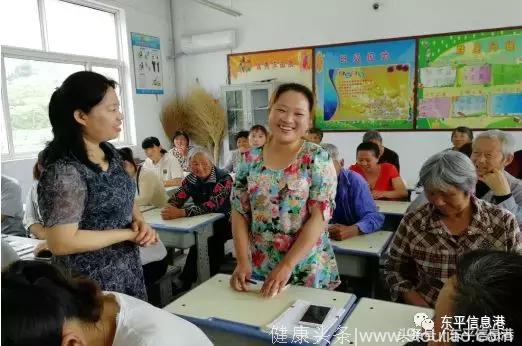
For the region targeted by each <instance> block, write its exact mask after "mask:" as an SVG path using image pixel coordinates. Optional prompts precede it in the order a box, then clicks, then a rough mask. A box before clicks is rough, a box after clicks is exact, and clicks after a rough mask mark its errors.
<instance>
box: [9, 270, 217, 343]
mask: <svg viewBox="0 0 522 346" xmlns="http://www.w3.org/2000/svg"><path fill="white" fill-rule="evenodd" d="M1 284H2V315H3V317H4V318H2V345H11V346H18V345H20V346H21V345H33V346H40V345H41V346H44V345H45V346H64V345H65V346H73V345H74V346H87V345H89V346H105V345H113V346H153V345H154V346H167V345H168V346H170V345H179V346H185V345H194V346H196V345H197V346H206V345H212V343H211V342H210V340H209V339H208V338H207V336H206V335H205V334H204V333H203V332H202V331H201V330H200V329H199V328H197V327H196V326H195V325H193V324H192V323H190V322H188V321H186V320H184V319H182V318H180V317H177V316H175V315H173V314H170V313H169V312H167V311H165V310H161V309H158V308H155V307H154V306H152V305H150V304H148V303H146V302H144V301H141V300H139V299H136V298H133V297H130V296H128V295H125V294H122V293H116V292H102V291H100V289H99V288H98V286H97V285H96V284H95V283H94V282H93V281H91V280H88V279H78V278H76V279H70V278H66V277H65V276H64V275H63V274H62V273H61V272H60V271H59V270H58V269H57V268H55V267H54V266H52V265H51V264H48V263H44V262H39V261H17V262H14V263H13V264H12V265H10V266H9V267H8V268H7V269H6V270H5V271H4V272H3V273H2V283H1ZM7 316H8V318H6V317H7ZM27 326H31V328H27Z"/></svg>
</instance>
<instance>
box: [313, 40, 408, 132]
mask: <svg viewBox="0 0 522 346" xmlns="http://www.w3.org/2000/svg"><path fill="white" fill-rule="evenodd" d="M314 54H315V76H314V77H315V95H316V99H317V107H316V112H315V126H316V127H318V128H320V129H323V130H340V131H346V130H359V131H360V130H366V129H405V130H406V129H413V105H414V102H413V101H414V92H413V87H414V77H415V40H414V39H407V40H389V41H380V42H370V43H361V44H346V45H339V46H325V47H318V48H315V49H314Z"/></svg>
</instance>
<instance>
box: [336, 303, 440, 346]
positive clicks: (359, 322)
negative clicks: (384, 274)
mask: <svg viewBox="0 0 522 346" xmlns="http://www.w3.org/2000/svg"><path fill="white" fill-rule="evenodd" d="M419 312H421V313H425V314H427V315H428V316H429V318H432V316H433V310H432V309H428V308H421V307H418V306H413V305H405V304H398V303H392V302H387V301H383V300H376V299H369V298H361V299H360V300H359V302H358V303H357V305H356V306H355V308H354V309H353V311H352V312H351V314H350V315H349V316H348V318H347V319H346V321H345V322H344V323H343V325H342V327H341V328H340V330H339V332H338V335H337V336H335V337H334V340H332V343H331V345H379V346H381V345H382V346H388V345H390V346H391V345H404V344H405V343H407V342H408V341H412V340H407V339H406V338H405V334H407V333H408V329H410V328H415V329H419V330H422V327H417V326H416V325H415V323H414V322H413V317H414V316H415V314H417V313H419ZM371 332H381V333H383V334H384V332H389V333H395V340H392V339H391V337H390V338H389V339H384V340H383V339H380V340H379V341H377V339H375V337H376V336H375V335H371V334H369V333H371ZM399 333H401V334H400V335H399ZM364 334H366V336H367V337H373V339H372V340H370V339H368V338H367V339H364V340H363V337H364ZM383 334H382V336H381V337H384V335H383ZM401 336H402V337H403V338H401Z"/></svg>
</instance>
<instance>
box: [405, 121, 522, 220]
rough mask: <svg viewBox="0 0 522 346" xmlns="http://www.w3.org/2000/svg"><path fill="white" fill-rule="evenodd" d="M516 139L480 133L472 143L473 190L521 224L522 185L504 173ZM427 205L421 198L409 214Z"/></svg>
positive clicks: (499, 134) (479, 196) (411, 207)
mask: <svg viewBox="0 0 522 346" xmlns="http://www.w3.org/2000/svg"><path fill="white" fill-rule="evenodd" d="M514 151H515V140H514V138H513V136H512V135H511V134H509V133H507V132H504V131H500V130H489V131H485V132H482V133H481V134H479V135H478V136H477V137H476V138H475V140H474V141H473V144H472V153H471V161H472V162H473V164H474V165H475V167H476V169H477V174H478V182H477V185H476V186H475V187H474V189H473V190H475V195H476V196H477V197H478V198H480V199H483V200H485V201H487V202H490V203H493V204H496V205H498V206H499V207H502V208H504V209H506V210H509V211H510V212H512V213H513V214H514V215H515V217H516V219H517V221H518V224H519V225H522V182H521V181H520V180H519V179H517V178H515V177H513V176H512V175H511V174H509V173H508V172H506V171H505V167H506V166H507V165H509V164H510V163H511V161H513V154H514ZM425 203H426V196H424V195H422V194H421V195H420V196H419V197H418V198H417V199H416V200H415V201H413V203H412V204H411V206H410V208H409V209H408V210H409V211H411V210H415V209H417V208H419V207H420V206H421V205H423V204H425Z"/></svg>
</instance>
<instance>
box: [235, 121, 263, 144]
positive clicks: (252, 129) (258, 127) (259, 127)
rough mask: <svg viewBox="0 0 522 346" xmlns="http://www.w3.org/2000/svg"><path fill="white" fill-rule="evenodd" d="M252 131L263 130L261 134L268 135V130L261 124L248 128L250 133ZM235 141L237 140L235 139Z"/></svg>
mask: <svg viewBox="0 0 522 346" xmlns="http://www.w3.org/2000/svg"><path fill="white" fill-rule="evenodd" d="M254 131H259V132H263V134H264V135H265V137H268V131H267V129H266V127H264V126H263V125H259V124H257V125H254V126H252V127H251V128H250V132H249V134H250V133H252V132H254ZM236 142H237V141H236Z"/></svg>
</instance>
